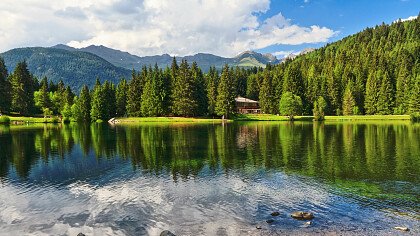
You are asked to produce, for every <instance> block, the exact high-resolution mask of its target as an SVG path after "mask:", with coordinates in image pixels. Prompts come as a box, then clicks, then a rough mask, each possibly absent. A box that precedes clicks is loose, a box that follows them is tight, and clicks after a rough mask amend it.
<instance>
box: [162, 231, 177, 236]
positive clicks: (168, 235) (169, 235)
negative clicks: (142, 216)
mask: <svg viewBox="0 0 420 236" xmlns="http://www.w3.org/2000/svg"><path fill="white" fill-rule="evenodd" d="M160 236H176V235H175V234H173V233H172V232H171V231H169V230H164V231H162V233H160Z"/></svg>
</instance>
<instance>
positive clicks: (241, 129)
mask: <svg viewBox="0 0 420 236" xmlns="http://www.w3.org/2000/svg"><path fill="white" fill-rule="evenodd" d="M419 140H420V127H419V126H415V125H411V124H409V123H402V124H397V125H395V124H394V125H390V124H346V123H338V124H323V123H294V124H293V123H263V122H260V123H243V124H229V125H224V126H222V125H218V124H214V125H189V124H173V125H169V124H166V125H165V124H164V125H156V124H154V125H153V124H146V125H130V126H114V127H109V126H107V125H97V124H94V125H90V126H85V125H77V124H71V125H42V126H11V127H10V126H1V127H0V147H1V150H0V163H1V165H0V176H1V177H7V176H8V175H9V172H10V171H11V170H13V171H15V172H16V173H17V176H18V177H19V178H22V179H25V178H27V177H28V176H29V175H30V173H31V169H33V168H39V167H40V166H41V167H42V166H43V165H44V166H48V165H49V163H50V162H54V163H57V160H60V161H61V162H64V163H65V162H66V158H72V157H73V156H81V157H84V158H85V159H86V158H88V157H89V156H90V155H91V154H92V155H93V156H94V157H95V158H96V160H97V163H101V162H107V161H111V160H112V159H118V160H123V161H129V162H131V165H132V167H133V169H141V170H143V171H148V172H152V173H155V174H160V173H170V174H172V176H173V178H174V180H176V179H177V178H184V179H187V178H189V176H192V177H194V176H197V175H198V174H199V173H200V172H201V171H202V170H203V169H204V168H206V167H208V168H209V170H210V171H212V172H214V173H215V172H218V171H222V172H225V173H229V172H230V171H243V170H245V169H247V170H249V168H264V169H266V170H271V169H273V170H285V171H297V172H299V173H303V174H305V175H313V176H319V177H322V178H325V179H329V180H334V179H352V180H372V181H374V180H378V181H384V180H393V181H407V182H414V183H418V182H419V181H420V180H419V178H420V142H419ZM81 161H83V159H81ZM67 167H68V168H72V166H67ZM89 168H92V166H89ZM79 171H80V170H79ZM90 171H95V170H94V169H90ZM58 174H59V175H62V173H58ZM33 178H35V179H36V176H33ZM51 178H54V176H51ZM52 180H53V179H52Z"/></svg>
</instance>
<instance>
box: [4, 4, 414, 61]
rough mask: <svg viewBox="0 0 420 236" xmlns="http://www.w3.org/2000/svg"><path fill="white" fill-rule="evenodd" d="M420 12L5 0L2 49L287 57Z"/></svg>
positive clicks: (392, 7)
mask: <svg viewBox="0 0 420 236" xmlns="http://www.w3.org/2000/svg"><path fill="white" fill-rule="evenodd" d="M419 11H420V0H364V1H362V0H335V1H334V0H101V1H97V0H60V1H51V0H19V1H16V0H2V4H0V15H1V16H2V22H1V24H0V52H4V51H7V50H10V49H12V48H16V47H33V46H43V47H48V46H53V45H56V44H60V43H61V44H67V45H69V46H72V47H77V48H80V47H86V46H89V45H104V46H107V47H110V48H114V49H119V50H122V51H127V52H129V53H132V54H135V55H138V56H148V55H161V54H164V53H168V54H170V55H180V56H183V55H192V54H196V53H212V54H215V55H220V56H226V57H233V56H236V55H238V54H239V53H241V52H243V51H246V50H255V51H258V52H263V53H267V52H268V53H273V54H275V55H276V56H278V57H283V56H285V55H287V54H288V53H290V52H298V51H301V50H302V49H304V48H308V47H315V48H317V47H320V46H322V45H325V44H326V43H327V42H333V41H336V40H338V39H341V38H343V37H345V36H347V35H350V34H353V33H356V32H359V31H361V30H363V29H364V28H366V27H368V26H374V25H376V24H380V23H381V22H385V23H391V22H393V21H394V20H396V19H398V18H403V19H404V18H408V17H410V16H417V15H418V12H419Z"/></svg>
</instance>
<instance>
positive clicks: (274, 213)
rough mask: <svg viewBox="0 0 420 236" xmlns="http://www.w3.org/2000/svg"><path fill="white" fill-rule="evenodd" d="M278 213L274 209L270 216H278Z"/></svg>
mask: <svg viewBox="0 0 420 236" xmlns="http://www.w3.org/2000/svg"><path fill="white" fill-rule="evenodd" d="M279 215H280V212H278V211H275V212H272V213H271V216H279Z"/></svg>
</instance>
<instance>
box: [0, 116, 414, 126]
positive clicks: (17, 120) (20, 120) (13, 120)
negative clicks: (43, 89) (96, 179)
mask: <svg viewBox="0 0 420 236" xmlns="http://www.w3.org/2000/svg"><path fill="white" fill-rule="evenodd" d="M8 117H9V118H10V122H9V123H0V124H11V125H21V124H31V123H62V122H61V121H60V119H59V118H58V117H51V118H43V117H24V116H19V117H14V116H8ZM313 118H314V117H313V116H295V117H294V121H310V122H318V121H314V120H313ZM113 119H114V122H113V124H135V123H216V122H217V123H222V122H229V123H230V122H242V121H274V122H278V121H287V122H288V121H290V120H289V118H288V117H287V116H281V115H269V114H255V115H254V114H246V115H245V114H241V115H236V116H234V117H233V118H231V119H225V120H222V119H221V118H210V117H202V118H201V117H126V118H121V117H116V118H113ZM323 121H324V122H341V121H410V115H354V116H325V118H324V120H323ZM104 122H105V121H104ZM320 122H322V121H320ZM92 123H95V122H92Z"/></svg>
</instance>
